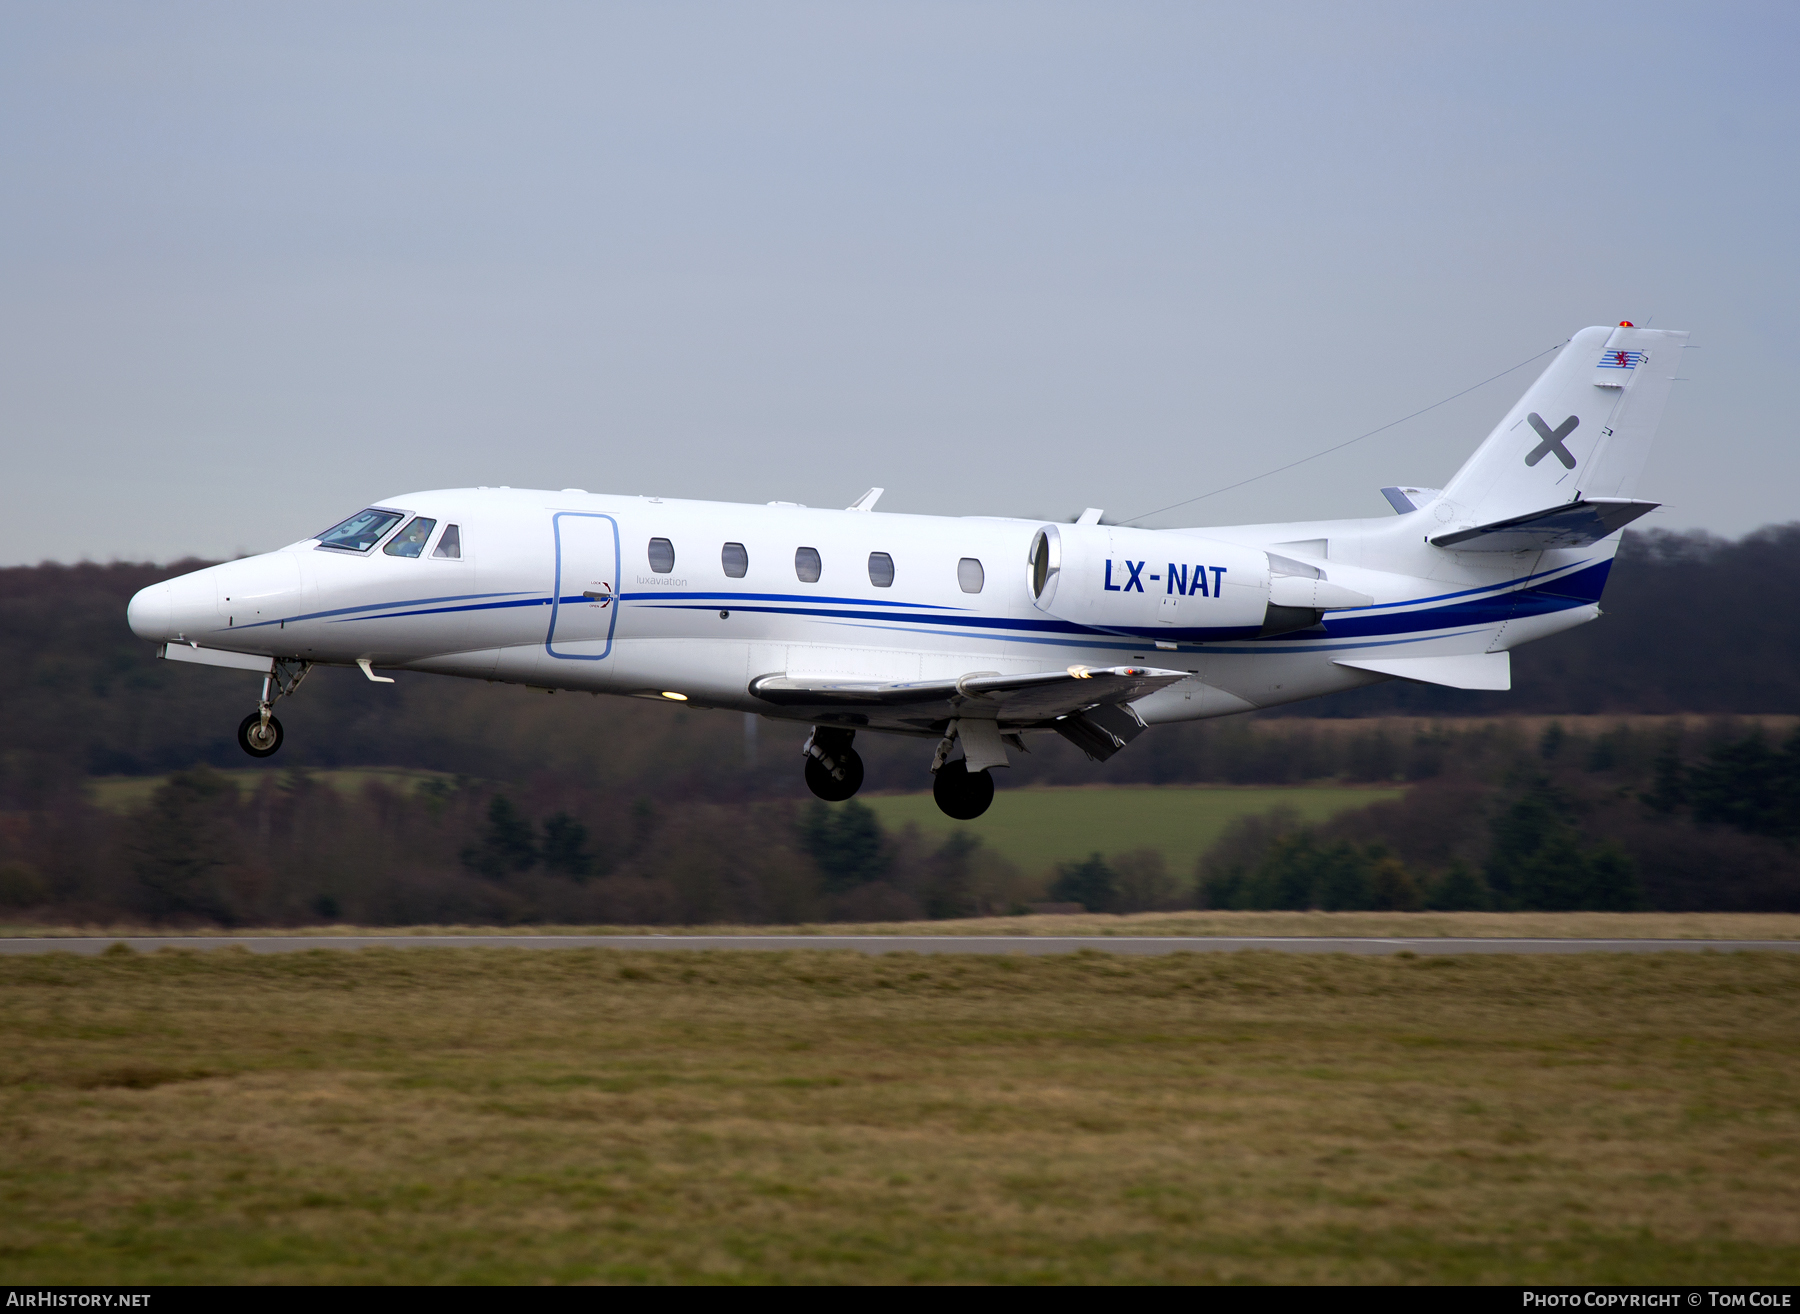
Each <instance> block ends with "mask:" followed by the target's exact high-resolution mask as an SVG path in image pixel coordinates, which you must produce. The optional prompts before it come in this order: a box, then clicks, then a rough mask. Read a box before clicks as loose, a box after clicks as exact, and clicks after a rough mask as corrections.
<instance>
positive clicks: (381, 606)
mask: <svg viewBox="0 0 1800 1314" xmlns="http://www.w3.org/2000/svg"><path fill="white" fill-rule="evenodd" d="M524 591H525V590H523V589H514V590H512V591H511V592H510V593H452V594H449V595H448V596H446V597H442V598H405V599H403V600H401V601H398V602H371V603H369V604H367V605H366V606H362V607H336V608H333V609H332V610H331V611H311V612H307V613H306V614H305V615H301V616H280V617H277V618H276V619H275V620H266V621H257V622H256V623H255V624H254V625H239V626H236V627H235V628H237V629H240V630H254V629H260V628H262V627H263V626H265V625H292V624H293V623H295V622H296V621H309V620H323V619H324V618H325V617H327V616H347V615H349V614H350V613H351V612H356V611H386V610H387V609H388V608H390V607H429V606H432V605H433V604H435V603H439V602H462V601H465V600H466V599H469V598H510V597H516V596H517V595H518V594H520V593H523V592H524ZM449 610H451V611H468V610H473V609H472V608H467V607H451V608H449ZM399 614H401V615H417V614H418V613H416V612H402V613H399ZM371 619H379V618H371Z"/></svg>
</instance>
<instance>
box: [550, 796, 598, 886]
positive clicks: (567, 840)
mask: <svg viewBox="0 0 1800 1314" xmlns="http://www.w3.org/2000/svg"><path fill="white" fill-rule="evenodd" d="M587 838H588V831H587V827H586V826H584V825H582V824H581V823H580V822H579V821H577V820H575V818H573V817H571V816H570V815H569V814H568V813H567V812H558V813H557V814H556V815H555V816H554V817H551V818H550V819H549V820H548V821H546V822H545V823H544V843H543V848H542V853H543V858H544V870H545V871H555V872H561V873H562V874H563V875H565V876H573V877H575V878H576V879H578V880H579V879H580V878H582V877H584V876H587V875H589V874H590V873H592V871H593V870H594V859H593V855H591V854H590V853H588V851H587Z"/></svg>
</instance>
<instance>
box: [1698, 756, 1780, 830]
mask: <svg viewBox="0 0 1800 1314" xmlns="http://www.w3.org/2000/svg"><path fill="white" fill-rule="evenodd" d="M1708 759H1709V760H1708V761H1707V763H1706V765H1705V766H1701V767H1697V768H1695V769H1694V771H1693V772H1692V774H1691V775H1690V777H1689V780H1688V797H1689V799H1690V801H1691V802H1692V803H1693V806H1694V820H1696V821H1703V822H1712V823H1715V824H1720V825H1726V826H1734V827H1736V828H1737V829H1738V830H1742V831H1748V832H1749V833H1750V834H1752V835H1772V836H1774V837H1776V838H1778V839H1791V838H1793V837H1795V836H1797V835H1800V732H1796V733H1795V735H1794V737H1793V738H1791V739H1789V740H1788V742H1787V745H1786V746H1785V747H1784V748H1782V749H1779V750H1777V749H1774V748H1771V747H1769V744H1768V742H1767V741H1766V740H1765V739H1764V738H1763V736H1762V732H1761V731H1758V732H1757V733H1755V734H1753V735H1751V736H1750V737H1749V738H1748V739H1744V740H1740V741H1739V742H1738V743H1735V744H1726V745H1724V746H1722V747H1720V748H1715V749H1714V750H1713V751H1712V752H1711V753H1710V754H1708Z"/></svg>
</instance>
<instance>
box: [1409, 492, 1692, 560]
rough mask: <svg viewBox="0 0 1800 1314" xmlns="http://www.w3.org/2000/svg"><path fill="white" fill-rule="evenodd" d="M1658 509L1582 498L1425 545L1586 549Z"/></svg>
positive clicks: (1480, 548) (1471, 549)
mask: <svg viewBox="0 0 1800 1314" xmlns="http://www.w3.org/2000/svg"><path fill="white" fill-rule="evenodd" d="M1661 505H1662V503H1660V502H1637V501H1633V500H1632V499H1631V498H1628V497H1586V498H1582V499H1580V500H1579V501H1575V502H1564V503H1563V504H1562V505H1561V506H1553V507H1549V508H1547V509H1545V510H1543V511H1530V512H1527V513H1526V514H1524V515H1522V516H1512V517H1511V518H1509V519H1506V520H1496V521H1494V522H1493V523H1492V524H1488V525H1473V526H1470V527H1468V528H1464V529H1453V530H1451V531H1449V532H1448V533H1444V534H1434V535H1432V537H1431V539H1430V542H1431V545H1432V546H1433V547H1441V548H1447V547H1454V548H1460V549H1461V550H1462V551H1464V552H1531V551H1543V550H1544V549H1546V548H1573V547H1586V546H1587V545H1588V544H1590V543H1598V542H1599V541H1600V540H1601V539H1603V538H1605V537H1606V536H1607V535H1608V534H1611V533H1613V532H1614V531H1615V530H1619V529H1623V528H1624V527H1625V526H1626V525H1629V524H1630V523H1631V522H1632V521H1633V520H1636V519H1637V518H1638V517H1639V516H1643V515H1648V514H1649V513H1650V512H1652V511H1654V510H1656V508H1657V507H1659V506H1661Z"/></svg>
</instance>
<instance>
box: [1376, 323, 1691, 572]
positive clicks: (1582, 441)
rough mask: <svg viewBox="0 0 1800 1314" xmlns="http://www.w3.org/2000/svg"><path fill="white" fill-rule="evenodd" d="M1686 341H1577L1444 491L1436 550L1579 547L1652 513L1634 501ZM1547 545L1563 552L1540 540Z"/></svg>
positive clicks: (1640, 336)
mask: <svg viewBox="0 0 1800 1314" xmlns="http://www.w3.org/2000/svg"><path fill="white" fill-rule="evenodd" d="M1687 337H1688V335H1687V334H1686V333H1683V332H1676V331H1673V330H1668V329H1640V328H1634V327H1633V326H1631V325H1630V324H1621V325H1619V327H1617V328H1604V327H1600V328H1585V329H1582V330H1581V331H1580V332H1579V333H1577V334H1576V335H1575V336H1574V337H1572V338H1571V339H1569V342H1568V345H1567V346H1565V347H1564V348H1563V349H1562V352H1561V354H1559V355H1558V356H1557V358H1556V359H1555V360H1554V361H1552V362H1551V363H1550V368H1548V369H1547V370H1545V371H1544V372H1543V374H1542V375H1540V376H1539V377H1538V380H1537V382H1536V383H1533V384H1532V385H1531V387H1530V388H1529V389H1528V390H1527V391H1526V393H1525V395H1524V396H1523V397H1521V398H1520V399H1519V401H1518V403H1517V404H1516V405H1515V406H1514V407H1513V408H1512V410H1510V411H1508V412H1507V415H1506V418H1505V419H1503V420H1501V421H1500V423H1499V425H1498V426H1497V427H1496V428H1495V429H1494V431H1493V432H1492V433H1491V434H1489V435H1488V437H1487V441H1486V442H1484V443H1482V444H1481V446H1480V447H1479V448H1478V449H1477V450H1476V452H1475V455H1473V456H1471V457H1470V458H1469V460H1468V462H1467V463H1466V464H1464V466H1463V468H1462V469H1460V470H1458V471H1457V472H1456V475H1455V477H1454V478H1452V479H1451V480H1450V482H1449V484H1448V485H1446V486H1445V488H1444V490H1443V493H1442V494H1441V496H1440V497H1439V498H1438V499H1437V502H1436V504H1435V505H1436V508H1437V519H1438V522H1439V525H1440V528H1439V530H1438V531H1437V532H1436V533H1434V534H1433V535H1432V536H1431V541H1432V542H1433V543H1435V544H1437V545H1439V546H1442V547H1450V546H1453V545H1454V546H1458V547H1461V548H1462V549H1463V550H1481V549H1488V550H1493V551H1517V550H1520V549H1521V548H1525V547H1529V546H1534V545H1535V546H1539V547H1548V546H1562V545H1568V546H1573V545H1574V544H1575V543H1576V542H1578V541H1587V542H1592V541H1594V537H1599V536H1604V535H1605V534H1609V533H1611V532H1612V531H1613V530H1615V529H1617V528H1619V527H1620V526H1621V525H1623V524H1626V523H1628V522H1629V521H1631V520H1634V519H1636V518H1637V517H1638V516H1640V515H1642V514H1644V513H1645V512H1647V511H1650V510H1652V509H1654V507H1655V506H1656V503H1654V502H1642V501H1638V500H1636V499H1635V498H1634V496H1633V494H1634V493H1635V492H1636V491H1637V483H1638V476H1639V475H1640V474H1641V473H1642V472H1643V469H1644V462H1645V460H1646V459H1647V458H1648V457H1649V455H1650V443H1651V440H1652V439H1653V438H1655V436H1656V425H1657V421H1658V420H1660V419H1661V418H1662V411H1663V403H1664V402H1666V401H1667V400H1668V396H1669V385H1670V383H1672V382H1673V381H1674V378H1675V372H1676V369H1677V367H1678V366H1679V365H1680V362H1681V352H1682V348H1683V347H1684V346H1685V345H1686V343H1687ZM1396 491H1398V490H1396ZM1408 491H1409V492H1410V491H1411V490H1408ZM1389 500H1390V501H1392V498H1391V497H1390V499H1389ZM1396 509H1398V508H1397V506H1396ZM1572 529H1574V530H1576V532H1575V533H1574V534H1571V533H1570V531H1571V530H1572ZM1547 534H1548V535H1549V536H1552V537H1559V538H1561V540H1562V541H1561V542H1559V543H1552V542H1550V541H1543V540H1544V539H1545V538H1546V535H1547Z"/></svg>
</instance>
